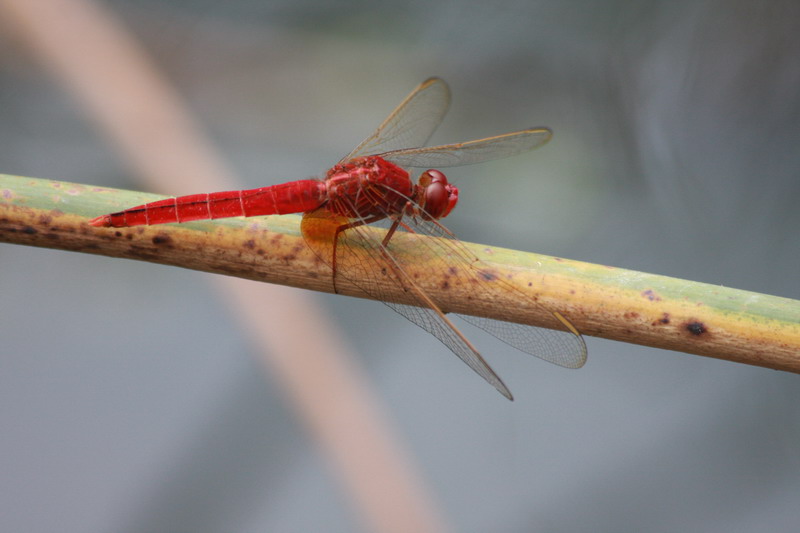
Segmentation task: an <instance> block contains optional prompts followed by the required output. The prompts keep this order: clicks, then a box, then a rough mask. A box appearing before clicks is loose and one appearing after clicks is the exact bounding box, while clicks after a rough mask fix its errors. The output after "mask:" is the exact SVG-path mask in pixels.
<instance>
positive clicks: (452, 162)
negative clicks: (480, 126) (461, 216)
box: [380, 128, 553, 168]
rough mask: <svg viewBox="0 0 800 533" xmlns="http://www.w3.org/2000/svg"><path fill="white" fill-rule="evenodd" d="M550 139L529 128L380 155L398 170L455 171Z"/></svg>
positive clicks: (546, 132) (544, 131) (542, 131)
mask: <svg viewBox="0 0 800 533" xmlns="http://www.w3.org/2000/svg"><path fill="white" fill-rule="evenodd" d="M552 136H553V134H552V132H551V131H550V130H549V129H547V128H530V129H527V130H522V131H515V132H512V133H505V134H503V135H496V136H494V137H486V138H485V139H478V140H475V141H468V142H463V143H455V144H445V145H442V146H428V147H423V148H406V149H402V150H394V151H392V152H386V153H383V154H380V155H381V157H382V158H384V159H386V160H387V161H391V162H392V163H395V164H396V165H400V166H401V167H418V168H443V167H455V166H460V165H472V164H475V163H483V162H484V161H492V160H494V159H502V158H504V157H510V156H512V155H517V154H521V153H523V152H527V151H528V150H533V149H534V148H536V147H539V146H541V145H543V144H544V143H546V142H547V141H549V140H550V138H551V137H552Z"/></svg>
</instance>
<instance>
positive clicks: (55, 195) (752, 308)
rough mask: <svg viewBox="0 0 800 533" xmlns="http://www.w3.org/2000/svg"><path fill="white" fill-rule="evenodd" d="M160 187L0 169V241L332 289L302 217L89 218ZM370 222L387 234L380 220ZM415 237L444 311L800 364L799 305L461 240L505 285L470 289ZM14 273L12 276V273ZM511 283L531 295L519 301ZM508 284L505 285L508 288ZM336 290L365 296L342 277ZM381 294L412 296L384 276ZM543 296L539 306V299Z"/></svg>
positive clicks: (429, 288) (781, 365) (431, 290)
mask: <svg viewBox="0 0 800 533" xmlns="http://www.w3.org/2000/svg"><path fill="white" fill-rule="evenodd" d="M161 198H163V197H162V196H158V195H152V194H144V193H135V192H130V191H122V190H115V189H107V188H101V187H91V186H86V185H78V184H72V183H65V182H58V181H47V180H40V179H34V178H23V177H14V176H6V175H0V242H10V243H16V244H27V245H30V246H42V247H46V248H56V249H61V250H72V251H79V252H86V253H93V254H99V255H107V256H113V257H124V258H128V259H138V260H142V261H150V262H154V263H162V264H168V265H174V266H180V267H184V268H191V269H194V270H202V271H206V272H214V273H218V274H225V275H229V276H237V277H241V278H247V279H252V280H257V281H265V282H269V283H278V284H282V285H290V286H293V287H301V288H305V289H311V290H317V291H325V292H332V276H331V271H330V268H329V267H328V266H327V265H326V264H325V263H324V262H322V261H321V260H320V259H319V258H317V256H316V255H314V253H312V251H311V250H310V249H309V248H308V246H307V245H306V243H305V241H304V239H303V237H302V236H301V234H300V229H299V225H300V224H299V223H300V217H299V216H295V215H284V216H271V217H256V218H250V219H225V220H216V221H209V222H191V223H186V224H164V225H159V226H139V227H134V228H95V227H92V226H89V225H88V223H87V222H88V220H90V219H91V218H93V217H95V216H98V215H101V214H105V213H110V212H113V211H118V210H120V209H123V208H126V207H130V206H133V205H138V204H141V203H145V202H149V201H153V200H158V199H161ZM375 231H382V230H380V229H375ZM424 238H430V237H422V236H417V235H408V234H404V235H396V236H395V237H393V239H392V241H391V247H392V251H393V252H394V253H395V254H398V256H400V257H401V259H402V257H403V256H408V258H409V261H404V264H409V263H410V264H413V265H414V266H413V267H412V268H413V271H412V272H409V274H410V275H411V276H412V277H413V278H414V279H415V280H421V281H420V286H421V287H422V288H423V289H424V290H425V292H426V293H427V294H428V295H429V296H430V297H431V298H432V299H433V300H434V301H436V302H437V303H439V304H440V305H441V307H442V309H444V310H446V311H452V312H458V313H462V314H470V315H479V316H487V317H490V318H495V319H500V320H508V321H512V322H520V323H524V324H532V325H539V326H546V325H547V324H551V323H552V322H551V321H552V315H550V314H549V313H546V312H545V311H544V309H545V308H546V309H549V310H551V311H554V312H556V313H559V314H561V315H563V316H565V317H566V318H567V319H569V321H570V322H572V324H574V325H575V327H576V328H577V329H578V331H580V332H581V333H583V334H584V335H592V336H598V337H605V338H608V339H614V340H619V341H624V342H631V343H636V344H642V345H646V346H654V347H659V348H666V349H671V350H680V351H683V352H687V353H693V354H698V355H706V356H710V357H716V358H719V359H727V360H730V361H736V362H740V363H747V364H751V365H758V366H764V367H769V368H774V369H777V370H786V371H790V372H798V373H800V302H798V301H797V300H790V299H787V298H780V297H776V296H769V295H764V294H758V293H754V292H748V291H742V290H737V289H731V288H728V287H721V286H716V285H709V284H705V283H696V282H693V281H686V280H681V279H675V278H669V277H666V276H657V275H653V274H646V273H642V272H635V271H631V270H624V269H620V268H615V267H608V266H602V265H594V264H590V263H582V262H578V261H571V260H567V259H561V258H557V257H549V256H544V255H538V254H532V253H526V252H519V251H515V250H507V249H503V248H495V247H490V246H486V245H480V244H470V243H465V245H466V246H467V248H468V249H469V251H470V252H472V253H474V254H475V255H476V256H477V257H478V258H479V259H480V260H481V261H482V262H483V263H484V267H485V268H484V269H483V271H484V272H485V273H486V276H485V278H486V279H485V281H486V283H487V284H492V283H493V281H494V280H496V279H503V280H505V282H506V284H502V285H499V286H498V289H497V290H492V291H490V294H491V297H487V298H482V299H480V300H479V301H476V299H474V298H471V285H470V284H469V283H459V280H458V278H457V275H455V276H452V275H450V274H448V273H446V272H443V271H442V269H436V268H430V265H426V264H425V263H424V262H414V261H413V260H410V259H412V258H413V257H414V249H415V242H414V241H415V239H424ZM5 275H9V273H5ZM508 283H510V284H513V285H515V286H516V287H517V288H518V289H520V290H521V291H524V292H525V293H526V294H528V295H529V296H530V297H529V298H520V294H519V293H518V292H517V291H515V290H507V284H508ZM504 287H505V289H504ZM337 289H338V292H339V293H341V294H346V295H350V296H357V297H367V296H366V295H365V294H364V293H363V292H362V291H360V290H359V289H358V287H356V286H354V285H353V284H350V283H348V282H347V281H346V280H342V279H338V280H337ZM382 292H383V293H384V294H385V295H386V298H389V299H392V300H394V301H397V302H403V301H405V298H406V295H405V294H403V291H402V289H401V288H400V287H396V286H395V285H393V284H391V283H387V285H386V287H385V290H384V291H382ZM538 304H541V305H538Z"/></svg>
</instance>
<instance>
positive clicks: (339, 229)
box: [331, 215, 385, 294]
mask: <svg viewBox="0 0 800 533" xmlns="http://www.w3.org/2000/svg"><path fill="white" fill-rule="evenodd" d="M383 218H385V217H382V216H377V215H375V216H372V217H369V218H365V219H361V220H356V221H354V222H350V223H348V224H342V225H341V226H338V227H337V228H336V231H334V233H333V253H332V256H331V269H332V270H333V292H334V293H335V294H339V290H338V289H337V288H336V255H337V250H336V248H337V246H338V245H339V235H340V234H342V233H343V232H345V231H347V230H349V229H352V228H357V227H359V226H364V225H367V224H372V223H373V222H377V221H378V220H381V219H383Z"/></svg>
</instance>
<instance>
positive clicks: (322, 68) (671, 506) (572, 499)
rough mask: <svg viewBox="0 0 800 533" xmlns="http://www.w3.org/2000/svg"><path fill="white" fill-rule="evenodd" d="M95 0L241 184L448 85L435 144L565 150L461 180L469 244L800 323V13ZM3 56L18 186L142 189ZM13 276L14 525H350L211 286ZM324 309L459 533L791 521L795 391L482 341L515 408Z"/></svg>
mask: <svg viewBox="0 0 800 533" xmlns="http://www.w3.org/2000/svg"><path fill="white" fill-rule="evenodd" d="M108 4H109V5H110V6H112V8H113V9H114V10H115V11H116V12H117V13H118V14H119V15H120V16H121V17H122V19H123V21H124V22H125V24H126V25H127V26H128V28H129V29H130V30H131V31H133V32H134V34H136V35H137V36H138V37H139V38H140V39H141V40H142V41H143V42H144V44H145V46H146V47H147V49H148V50H149V51H151V52H152V53H153V54H154V56H155V57H156V60H157V62H158V65H159V66H160V67H161V68H162V69H163V71H164V72H165V73H166V75H167V77H168V78H169V80H170V81H172V82H173V83H174V84H175V85H176V86H177V87H178V89H179V91H180V92H181V93H182V94H183V95H184V96H185V97H186V98H187V99H188V101H189V103H190V105H191V107H192V109H193V111H194V112H195V113H196V115H197V116H198V117H199V120H200V121H201V122H202V123H203V125H204V126H205V127H207V128H208V131H209V132H210V133H211V135H212V136H213V138H214V140H215V141H216V143H218V145H219V146H220V148H221V150H222V151H223V152H224V154H225V155H226V156H227V157H228V158H229V161H230V162H231V164H232V165H233V166H234V167H235V168H236V170H237V171H238V172H239V174H240V175H241V176H243V177H245V178H246V179H247V183H246V184H245V186H248V187H256V186H261V185H267V184H271V183H279V182H282V181H287V180H290V179H298V178H303V177H306V176H309V175H313V174H317V173H319V172H321V171H323V170H324V169H325V168H326V167H327V166H329V165H330V164H331V163H332V162H334V161H336V160H338V158H339V157H341V156H342V155H343V154H344V153H346V152H348V151H349V150H350V149H351V148H352V147H353V146H355V144H356V143H357V142H358V141H360V140H361V138H363V137H364V136H365V135H366V134H368V133H369V132H370V131H371V129H373V128H374V127H375V126H376V125H377V124H378V123H379V122H380V121H381V120H382V119H383V118H384V116H385V115H386V114H387V113H388V112H389V110H391V109H392V107H393V106H394V105H396V104H397V103H398V102H399V101H400V99H401V98H402V97H403V96H405V94H406V93H407V92H408V91H409V90H410V89H411V88H413V87H414V86H415V85H416V84H417V83H419V82H420V81H422V80H423V79H425V78H426V77H428V76H431V75H438V76H441V77H443V78H445V79H446V80H447V81H448V82H449V83H450V85H451V88H452V90H453V94H454V101H453V105H452V107H451V111H450V114H449V117H448V120H447V121H446V122H445V124H444V125H443V126H442V128H441V129H440V131H439V132H437V134H436V136H435V138H434V141H435V142H450V141H457V140H466V139H471V138H476V137H482V136H486V135H491V134H496V133H501V132H504V131H509V130H513V129H518V128H521V127H526V126H530V125H547V126H549V127H551V128H552V129H553V130H554V132H555V137H554V140H553V141H552V142H551V143H550V144H549V145H547V146H546V147H544V148H542V149H540V150H538V151H537V152H536V153H535V154H531V155H526V156H522V157H517V158H514V159H509V160H503V161H499V162H496V163H492V164H488V165H482V166H477V167H469V168H463V169H459V170H457V171H456V170H451V172H450V173H449V174H450V175H451V176H452V177H453V178H455V181H456V182H457V184H458V186H459V187H460V189H461V200H460V203H459V207H458V209H457V210H456V211H455V212H454V213H453V214H452V215H451V216H450V217H449V219H448V226H449V227H450V228H451V229H453V230H454V231H455V232H456V233H457V234H458V235H459V236H460V237H461V238H463V239H465V240H469V241H473V242H484V243H490V244H493V245H497V246H506V247H511V248H517V249H522V250H530V251H536V252H539V253H545V254H550V255H558V256H563V257H569V258H572V259H578V260H582V261H588V262H593V263H604V264H611V265H615V266H619V267H624V268H630V269H635V270H642V271H646V272H653V273H657V274H664V275H669V276H675V277H681V278H687V279H692V280H696V281H704V282H709V283H716V284H721V285H726V286H732V287H737V288H742V289H747V290H752V291H757V292H763V293H768V294H776V295H780V296H785V297H790V298H800V286H799V285H798V283H797V280H798V267H800V250H799V249H798V238H797V228H798V226H799V225H800V212H799V211H798V209H797V207H796V205H797V201H798V199H800V150H798V148H797V146H798V141H800V8H799V6H800V5H799V4H797V2H792V1H787V2H766V3H761V4H757V5H756V4H752V3H750V2H728V1H722V0H719V1H702V2H694V1H687V2H648V1H645V2H641V1H636V2H634V1H627V2H626V1H618V2H613V1H604V2H530V1H527V2H516V3H515V2H492V3H487V2H455V1H453V2H416V3H413V2H412V3H398V2H342V3H330V2H313V1H305V2H303V1H300V2H298V1H294V0H293V1H291V2H289V1H286V2H277V1H273V2H255V1H252V0H241V1H234V2H210V1H207V0H197V1H188V0H185V1H182V2H165V1H156V0H152V1H122V0H115V1H113V2H109V3H108ZM76 38H77V37H76ZM0 61H1V63H0V110H1V111H0V112H2V120H0V171H2V172H5V173H9V174H21V175H28V176H36V177H42V178H53V179H64V180H72V181H78V182H83V183H94V184H99V185H107V186H117V187H127V188H140V187H141V186H138V187H137V184H136V182H135V178H134V176H133V175H132V174H131V172H130V169H129V168H128V167H126V166H125V165H124V164H123V163H122V162H121V161H120V160H119V159H118V157H117V156H116V154H115V152H114V151H113V150H112V149H111V148H110V146H109V144H108V143H107V142H106V141H105V140H104V139H103V137H102V135H101V134H100V133H99V132H98V131H97V130H96V129H94V127H93V126H92V125H91V124H90V122H89V121H87V119H86V117H85V116H84V115H83V111H82V109H81V108H80V107H79V106H77V105H76V104H75V101H74V100H73V99H72V98H71V97H70V96H69V95H68V94H66V93H65V91H64V90H63V89H62V88H60V87H59V86H58V85H57V84H56V83H54V81H53V79H52V77H51V76H50V75H49V74H47V73H46V72H45V71H44V70H43V69H42V68H41V67H40V66H39V65H38V64H36V63H35V62H34V61H33V60H32V58H31V56H30V54H28V53H27V52H26V51H25V50H23V49H22V48H20V47H19V46H18V44H17V43H15V41H14V39H13V38H11V37H9V36H8V35H0ZM175 192H177V193H194V192H201V191H194V190H192V191H175ZM0 269H2V276H0V298H2V303H3V305H2V306H1V307H0V318H1V319H0V345H1V346H2V348H1V349H2V356H1V357H0V530H2V531H9V532H10V531H54V530H58V531H76V532H77V531H81V532H100V531H123V532H124V531H130V532H139V531H195V532H205V531H208V532H212V531H229V532H238V531H241V532H246V531H354V530H359V528H361V524H360V522H359V521H358V520H357V518H356V516H355V514H354V512H353V511H352V509H351V508H350V506H349V501H348V500H347V499H346V498H345V497H344V496H343V495H342V493H341V488H340V485H339V484H338V482H337V480H336V479H335V478H334V477H333V475H332V473H331V470H330V469H329V468H328V467H327V465H326V464H325V463H324V461H323V459H322V458H321V456H320V455H319V453H318V450H317V448H316V447H315V445H314V444H313V442H311V441H310V438H309V435H308V433H307V432H306V431H305V429H304V427H303V426H302V425H301V424H300V422H298V421H297V420H296V419H295V417H294V412H293V410H292V408H291V407H290V406H289V405H287V404H286V402H285V398H284V397H283V396H282V395H281V393H280V387H278V386H276V384H275V383H274V381H273V380H271V377H270V376H267V378H266V379H265V378H264V371H263V370H262V369H261V368H260V367H259V365H258V363H257V362H256V361H255V360H254V359H253V357H252V355H253V353H252V348H251V345H250V344H249V342H248V341H247V340H246V339H245V338H244V337H243V336H242V334H241V329H240V327H239V326H237V324H235V323H234V322H233V319H232V318H231V317H230V316H229V314H228V313H227V311H226V309H225V307H224V306H223V305H222V304H221V303H220V301H219V300H218V298H217V297H216V295H215V294H214V292H213V291H212V290H211V289H210V288H209V286H208V284H207V283H206V281H207V279H206V278H207V277H208V276H207V275H205V274H200V273H196V272H191V271H185V270H180V269H176V268H168V267H161V266H156V265H152V264H145V263H136V262H130V261H122V260H112V259H106V258H100V257H95V256H89V255H81V254H72V253H66V252H57V251H52V250H43V249H34V248H25V247H20V246H12V245H0ZM318 299H319V302H320V305H322V306H324V307H325V309H326V310H327V312H328V313H329V314H330V315H331V317H332V319H333V320H334V321H335V324H336V325H337V326H338V327H339V328H341V330H342V331H343V332H344V333H345V334H347V335H348V336H349V338H350V340H351V342H352V344H353V345H354V346H355V347H356V349H357V351H358V353H359V360H360V361H361V362H362V363H363V365H364V366H365V368H366V370H367V372H368V374H369V376H370V378H371V379H372V380H373V382H374V386H375V388H376V389H377V390H378V391H379V392H380V394H381V396H382V400H383V402H385V404H386V405H387V409H388V411H389V413H390V415H391V417H392V423H393V424H395V426H396V427H397V428H398V432H399V434H400V435H401V436H402V439H404V445H406V446H407V447H408V448H409V449H410V451H411V453H412V454H413V455H414V457H415V460H416V462H417V463H418V466H419V468H420V469H421V471H422V472H423V474H424V477H425V480H426V481H427V482H428V484H429V485H430V489H431V491H432V492H433V494H434V495H435V498H436V500H437V504H438V505H439V506H440V507H441V509H442V511H443V512H444V514H445V515H446V517H447V520H448V521H449V522H450V524H451V525H452V526H453V528H454V530H458V531H469V532H483V531H502V532H525V531H608V532H612V531H613V532H628V531H630V532H638V531H720V532H723V531H724V532H735V531H742V532H744V531H755V530H767V531H797V528H798V527H800V505H798V503H797V502H798V494H800V408H799V407H798V406H800V383H799V382H798V377H797V376H795V375H790V374H784V373H780V372H774V371H770V370H765V369H760V368H751V367H747V366H742V365H736V364H733V363H728V362H722V361H716V360H711V359H705V358H701V357H695V356H690V355H686V354H680V353H672V352H666V351H662V350H656V349H649V348H644V347H640V346H634V345H626V344H622V343H616V342H611V341H605V340H602V339H594V338H589V339H587V342H588V345H589V353H590V355H589V362H588V364H587V365H586V367H585V368H584V369H582V370H580V371H576V372H573V371H567V370H563V369H560V368H557V367H554V366H552V365H548V364H546V363H543V362H541V361H539V360H536V359H534V358H530V357H527V356H523V355H521V354H519V353H517V352H514V351H513V350H512V349H510V348H506V347H505V346H504V345H501V344H499V343H494V342H493V341H492V340H491V339H487V338H486V337H485V336H483V335H481V334H479V333H475V332H472V331H470V332H469V335H470V337H471V338H473V339H474V340H475V341H476V342H477V343H478V344H479V345H480V346H481V347H483V348H484V352H485V353H486V354H487V357H488V359H489V360H490V362H491V363H492V364H493V366H494V368H495V369H496V370H497V371H498V372H499V373H500V375H502V376H503V377H504V378H505V380H506V382H507V383H508V385H509V386H510V388H511V389H512V391H513V392H514V393H515V395H516V397H517V401H516V402H515V403H513V404H512V403H509V402H507V401H505V400H504V399H503V398H502V397H501V396H500V395H499V394H497V393H496V392H495V391H494V390H493V389H492V388H491V387H489V386H488V385H486V384H485V383H483V382H482V381H481V380H480V379H479V378H477V377H476V376H474V375H473V374H472V373H471V372H470V371H469V370H468V369H467V368H466V367H465V366H464V365H463V364H462V363H461V362H459V361H458V360H457V359H456V358H455V357H453V356H452V354H450V353H449V352H447V351H446V349H445V348H444V347H443V346H441V345H440V344H439V343H438V342H436V341H435V339H433V338H432V337H430V336H429V335H427V334H425V333H424V332H422V331H421V330H418V329H417V328H415V327H414V326H412V325H410V324H408V323H407V322H406V321H404V320H402V319H401V318H400V317H399V316H396V315H395V314H394V313H392V312H391V311H389V310H388V309H385V308H384V307H383V306H381V305H380V304H377V303H374V302H366V301H359V300H355V299H348V298H342V297H333V296H319V297H318Z"/></svg>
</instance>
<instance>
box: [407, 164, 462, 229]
mask: <svg viewBox="0 0 800 533" xmlns="http://www.w3.org/2000/svg"><path fill="white" fill-rule="evenodd" d="M417 187H418V189H417V194H418V196H417V198H418V203H419V205H420V207H422V208H423V209H424V211H423V213H422V218H424V219H426V220H430V219H439V218H444V217H446V216H447V215H449V214H450V211H452V210H453V208H454V207H455V206H456V203H457V202H458V189H457V188H456V187H454V186H452V185H450V184H449V183H448V182H447V177H445V175H444V173H442V172H440V171H438V170H433V169H430V170H426V171H425V172H423V173H422V175H420V177H419V184H418V185H417Z"/></svg>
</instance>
